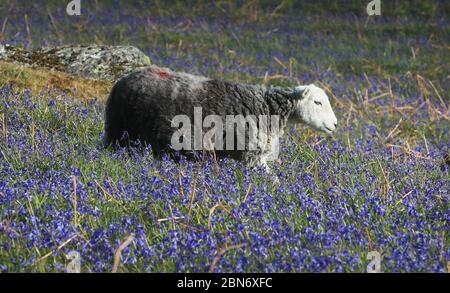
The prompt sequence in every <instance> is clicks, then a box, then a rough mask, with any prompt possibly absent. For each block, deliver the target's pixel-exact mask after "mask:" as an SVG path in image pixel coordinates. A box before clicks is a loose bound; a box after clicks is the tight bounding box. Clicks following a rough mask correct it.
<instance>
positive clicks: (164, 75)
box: [150, 68, 170, 79]
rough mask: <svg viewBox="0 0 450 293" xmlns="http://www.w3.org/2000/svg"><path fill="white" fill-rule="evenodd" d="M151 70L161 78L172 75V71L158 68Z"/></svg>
mask: <svg viewBox="0 0 450 293" xmlns="http://www.w3.org/2000/svg"><path fill="white" fill-rule="evenodd" d="M150 72H151V73H153V74H154V75H156V76H158V77H159V78H161V79H168V78H169V77H170V73H169V72H167V71H164V70H162V69H158V68H152V69H150Z"/></svg>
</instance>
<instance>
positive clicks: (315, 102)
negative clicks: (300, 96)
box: [314, 101, 322, 106]
mask: <svg viewBox="0 0 450 293" xmlns="http://www.w3.org/2000/svg"><path fill="white" fill-rule="evenodd" d="M314 104H316V105H319V106H322V103H321V102H319V101H314Z"/></svg>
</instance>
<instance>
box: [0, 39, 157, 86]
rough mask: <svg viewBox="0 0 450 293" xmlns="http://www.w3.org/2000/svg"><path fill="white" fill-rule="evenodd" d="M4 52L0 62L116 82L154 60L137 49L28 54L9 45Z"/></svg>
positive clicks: (73, 49)
mask: <svg viewBox="0 0 450 293" xmlns="http://www.w3.org/2000/svg"><path fill="white" fill-rule="evenodd" d="M3 49H4V53H3V54H2V53H0V59H4V60H7V61H10V62H14V63H18V64H22V65H25V66H32V67H44V68H48V69H52V70H57V71H63V72H66V73H68V74H70V75H75V76H80V77H84V78H89V79H99V80H112V81H114V80H117V79H119V78H121V77H122V76H125V75H127V74H129V73H131V72H133V71H134V70H136V69H139V68H142V67H146V66H148V65H150V64H151V62H150V58H149V57H148V56H146V55H145V54H144V53H143V52H142V51H140V50H139V49H138V48H136V47H133V46H77V45H75V46H61V47H45V48H38V49H34V50H26V49H24V48H21V47H15V46H10V45H7V46H5V47H3ZM0 52H1V49H0Z"/></svg>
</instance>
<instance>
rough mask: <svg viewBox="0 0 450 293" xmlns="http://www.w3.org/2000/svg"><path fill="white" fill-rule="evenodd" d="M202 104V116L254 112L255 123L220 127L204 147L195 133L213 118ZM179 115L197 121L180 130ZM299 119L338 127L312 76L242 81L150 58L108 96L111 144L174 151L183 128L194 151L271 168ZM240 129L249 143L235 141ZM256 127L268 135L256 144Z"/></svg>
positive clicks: (107, 141)
mask: <svg viewBox="0 0 450 293" xmlns="http://www.w3.org/2000/svg"><path fill="white" fill-rule="evenodd" d="M199 109H200V110H201V115H202V116H201V117H205V116H207V117H213V118H215V119H216V120H214V119H210V120H214V125H216V124H218V122H223V124H224V125H226V127H228V126H229V125H230V122H229V121H228V120H227V119H228V117H238V116H239V117H251V119H248V120H245V119H244V121H245V122H244V123H248V124H247V125H244V132H242V131H240V132H239V131H237V133H236V131H234V132H233V131H231V134H230V132H226V133H224V134H222V133H220V134H219V135H217V132H216V133H215V135H216V136H214V137H213V138H212V139H210V140H208V142H209V144H208V148H207V147H206V144H207V143H204V145H202V144H201V143H200V148H199V147H198V145H199V143H198V139H197V141H195V140H196V138H198V133H196V131H197V130H198V129H196V127H198V126H200V128H201V127H203V129H200V131H203V130H205V129H210V130H211V127H212V124H213V123H210V122H211V121H209V122H208V121H207V120H208V119H207V118H205V120H204V121H203V124H202V122H201V121H202V120H201V119H202V118H200V123H198V117H196V114H197V113H196V111H197V112H198V110H199ZM233 115H234V116H233ZM176 117H178V118H179V117H181V118H183V119H181V121H182V122H183V123H184V122H186V118H187V119H188V120H190V121H194V123H193V124H194V125H193V126H192V125H189V126H188V127H187V128H184V130H183V131H181V128H180V127H179V126H180V124H177V123H175V125H174V119H175V118H176ZM257 117H276V118H277V119H276V120H274V121H276V123H278V125H275V124H276V123H272V122H273V121H272V120H270V121H271V122H268V121H269V119H267V120H266V122H264V120H261V121H260V120H258V119H256V118H257ZM217 119H219V120H220V121H217ZM230 121H231V123H236V124H235V125H233V126H232V127H231V128H226V127H225V129H228V130H236V128H238V123H237V122H236V121H237V120H234V121H233V120H232V119H231V120H230ZM240 121H241V122H242V120H240ZM178 123H179V122H178ZM297 123H305V124H307V125H309V126H311V127H313V128H315V129H318V130H321V131H324V132H326V133H328V134H329V133H331V132H332V131H333V130H335V128H336V126H337V119H336V116H335V114H334V112H333V109H332V108H331V105H330V102H329V100H328V97H327V95H326V94H325V92H324V91H323V90H322V89H320V88H318V87H316V86H315V85H313V84H310V85H306V86H297V87H293V88H282V87H266V86H263V85H248V84H240V83H234V82H227V81H222V80H216V79H209V78H206V77H202V76H195V75H191V74H187V73H180V72H173V71H171V70H170V69H167V68H159V67H156V66H150V67H148V68H145V69H142V70H140V71H136V72H133V73H131V74H129V75H127V76H125V77H123V78H122V79H120V80H119V81H118V82H117V83H116V84H115V85H114V87H113V89H112V91H111V94H110V96H109V98H108V101H107V104H106V113H105V137H104V145H105V147H107V146H109V145H115V146H121V147H127V146H130V142H132V141H140V142H141V143H142V144H145V145H148V144H150V145H151V148H152V152H153V154H154V155H155V156H158V157H160V156H161V155H163V154H165V153H169V154H174V148H173V142H174V137H177V134H178V138H180V137H181V139H180V141H183V148H181V152H182V153H183V154H187V155H188V154H193V152H192V150H200V149H202V146H203V147H204V148H203V149H206V150H214V153H215V155H216V156H217V157H231V158H233V159H236V160H243V161H246V162H247V163H248V164H249V165H251V166H255V165H263V166H264V167H266V168H267V162H268V161H272V160H274V159H276V156H277V151H278V149H277V147H278V139H279V138H280V137H281V136H282V135H283V132H284V130H285V128H286V126H287V125H288V124H297ZM245 126H248V127H247V128H245ZM251 126H256V128H257V129H256V130H260V132H259V133H257V135H256V136H255V134H254V133H251V132H250V130H249V129H250V128H251ZM183 127H184V126H183ZM208 127H209V128H208ZM192 129H193V131H191V130H192ZM223 129H224V128H222V130H223ZM216 130H217V129H216ZM241 130H242V129H241ZM197 132H198V131H197ZM192 133H194V135H192ZM202 133H203V132H202ZM201 135H202V134H200V139H201ZM239 135H241V136H243V140H244V144H243V145H244V148H242V145H240V146H241V148H239V147H236V145H237V144H238V143H239V142H240V140H239V139H240V138H239V137H238V136H239ZM249 135H252V138H253V137H257V140H258V139H259V140H263V139H264V138H266V143H265V144H259V140H258V143H257V144H255V143H253V145H258V147H256V148H249V143H250V138H249ZM192 136H194V137H192ZM205 136H206V134H205ZM221 140H222V144H221V145H219V142H220V141H221ZM241 140H242V139H241ZM225 141H226V142H227V143H228V142H230V145H231V148H230V145H228V144H227V145H226V148H225V147H223V144H224V143H223V142H225ZM193 146H194V147H193ZM261 146H263V147H261ZM176 150H180V148H178V149H176Z"/></svg>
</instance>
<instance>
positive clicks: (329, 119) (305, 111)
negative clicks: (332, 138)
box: [293, 84, 337, 134]
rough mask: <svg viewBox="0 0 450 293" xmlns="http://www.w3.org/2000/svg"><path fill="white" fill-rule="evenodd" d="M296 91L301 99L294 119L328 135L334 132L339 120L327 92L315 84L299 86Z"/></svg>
mask: <svg viewBox="0 0 450 293" xmlns="http://www.w3.org/2000/svg"><path fill="white" fill-rule="evenodd" d="M294 90H295V92H296V93H297V94H298V95H299V97H300V98H299V99H298V101H297V105H296V109H295V112H294V116H295V117H293V118H294V119H295V120H296V121H298V122H301V123H305V124H307V125H309V126H311V127H313V128H315V129H317V130H321V131H324V132H326V133H328V134H330V133H331V132H333V131H334V130H335V129H336V127H337V118H336V115H334V112H333V109H332V108H331V104H330V101H329V100H328V96H327V95H326V94H325V92H324V91H323V90H322V89H321V88H319V87H317V86H315V85H314V84H310V85H305V86H298V87H296V88H295V89H294Z"/></svg>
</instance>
